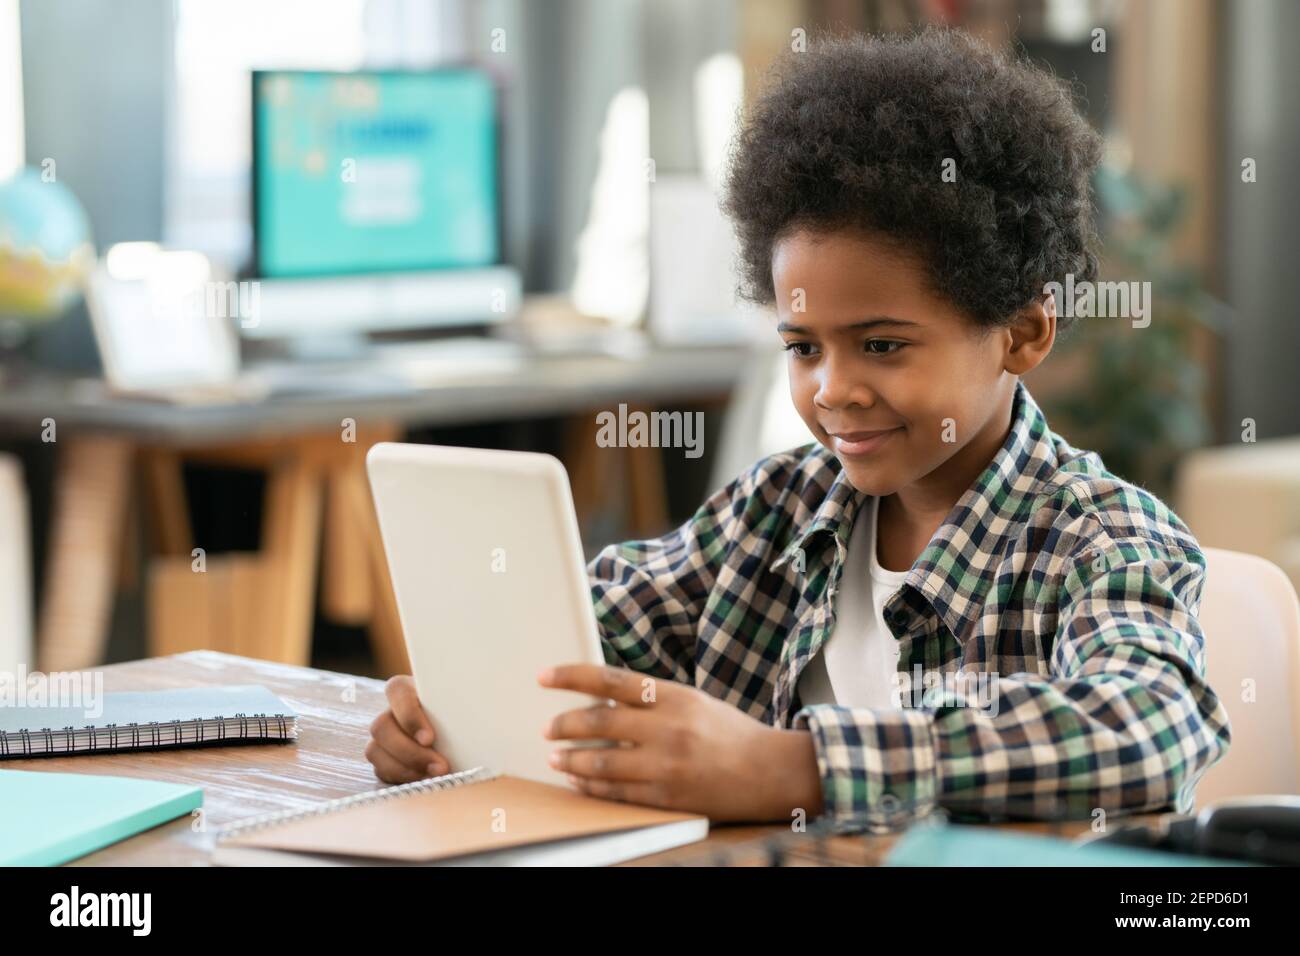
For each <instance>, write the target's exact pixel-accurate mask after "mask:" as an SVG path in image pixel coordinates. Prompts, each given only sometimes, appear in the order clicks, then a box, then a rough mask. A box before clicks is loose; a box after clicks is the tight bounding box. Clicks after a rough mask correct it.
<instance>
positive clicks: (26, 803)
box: [0, 770, 203, 866]
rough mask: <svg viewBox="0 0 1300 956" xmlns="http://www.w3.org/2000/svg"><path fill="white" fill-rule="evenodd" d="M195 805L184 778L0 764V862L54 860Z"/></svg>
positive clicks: (195, 792) (198, 796)
mask: <svg viewBox="0 0 1300 956" xmlns="http://www.w3.org/2000/svg"><path fill="white" fill-rule="evenodd" d="M202 805H203V791H202V789H200V788H199V787H191V786H188V785H186V784H179V783H162V782H159V781H157V780H137V779H135V778H133V777H101V776H98V775H96V774H83V773H41V772H39V771H37V772H29V771H25V770H0V866H57V865H58V864H60V863H66V862H68V860H75V859H76V858H77V857H79V856H85V855H86V854H87V853H92V852H94V851H95V850H98V849H101V848H103V847H106V846H108V845H109V844H110V843H116V842H117V841H118V840H125V839H126V838H127V837H129V836H134V835H135V834H137V833H140V832H142V831H144V830H148V829H149V828H150V827H156V826H158V824H160V823H166V822H167V821H168V820H174V819H175V818H176V817H179V816H184V815H185V814H187V813H189V812H190V811H191V810H197V809H198V808H199V807H201V806H202Z"/></svg>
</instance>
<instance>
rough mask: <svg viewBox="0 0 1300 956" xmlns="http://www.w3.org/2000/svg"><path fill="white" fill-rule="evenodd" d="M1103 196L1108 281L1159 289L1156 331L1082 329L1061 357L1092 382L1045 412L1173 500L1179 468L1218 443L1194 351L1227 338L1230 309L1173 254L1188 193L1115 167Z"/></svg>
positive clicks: (1090, 322) (1113, 325)
mask: <svg viewBox="0 0 1300 956" xmlns="http://www.w3.org/2000/svg"><path fill="white" fill-rule="evenodd" d="M1094 188H1095V190H1096V195H1097V200H1098V205H1099V211H1100V212H1101V217H1102V219H1101V221H1102V231H1103V234H1104V236H1105V256H1104V260H1103V265H1102V269H1101V272H1102V276H1101V280H1102V281H1128V282H1132V281H1138V282H1150V283H1151V285H1150V301H1149V302H1148V308H1149V309H1150V312H1149V313H1148V314H1149V316H1150V324H1149V325H1146V326H1145V327H1135V325H1134V323H1133V322H1131V321H1130V320H1128V319H1125V318H1120V317H1094V318H1079V319H1077V320H1076V322H1075V325H1074V328H1073V329H1072V330H1071V331H1070V332H1069V333H1067V334H1066V335H1065V336H1064V337H1063V341H1062V342H1061V343H1060V346H1059V347H1060V349H1061V351H1062V352H1063V353H1065V354H1078V355H1079V356H1080V357H1081V358H1082V362H1083V365H1084V367H1085V368H1086V370H1087V374H1086V376H1085V380H1084V382H1083V385H1082V388H1081V389H1079V390H1075V391H1073V392H1071V393H1069V394H1065V395H1058V396H1054V397H1050V398H1048V399H1047V400H1045V401H1044V407H1045V410H1046V411H1047V414H1048V417H1049V420H1051V422H1052V427H1053V429H1054V430H1056V431H1059V432H1060V433H1061V434H1063V435H1066V436H1067V437H1068V439H1069V440H1070V442H1071V443H1072V444H1074V445H1076V446H1078V447H1083V448H1090V449H1092V450H1094V451H1096V452H1097V453H1098V454H1100V455H1101V457H1102V459H1103V461H1105V463H1106V467H1107V468H1109V469H1110V470H1111V471H1112V472H1114V473H1115V474H1117V475H1119V476H1120V477H1122V478H1124V479H1126V480H1128V481H1132V482H1134V483H1135V484H1138V485H1141V486H1143V487H1145V488H1148V489H1150V490H1151V491H1153V492H1154V493H1156V494H1157V495H1159V496H1161V497H1162V498H1167V497H1169V495H1170V493H1171V491H1172V485H1173V474H1174V468H1175V466H1176V465H1177V462H1178V459H1179V458H1180V457H1181V456H1182V455H1183V454H1184V453H1186V452H1187V451H1189V450H1191V449H1194V448H1198V447H1200V446H1202V445H1204V444H1205V443H1206V442H1207V441H1209V440H1210V438H1211V434H1212V429H1211V427H1210V424H1209V421H1208V418H1207V415H1206V408H1205V405H1206V402H1205V395H1206V388H1207V381H1206V378H1207V377H1206V374H1205V370H1204V369H1202V367H1201V366H1200V364H1198V362H1197V360H1196V358H1195V356H1194V354H1193V349H1194V339H1195V332H1196V330H1197V329H1208V330H1210V332H1211V333H1213V334H1214V335H1216V336H1217V335H1218V333H1219V332H1220V330H1221V328H1222V323H1223V315H1222V312H1223V307H1222V306H1221V305H1220V304H1219V303H1217V302H1216V301H1215V300H1213V299H1212V298H1210V297H1209V296H1208V295H1207V294H1206V293H1205V291H1204V289H1203V288H1202V286H1201V283H1200V278H1199V276H1198V274H1197V272H1196V270H1195V269H1193V268H1192V267H1190V266H1189V265H1187V264H1186V263H1185V262H1183V261H1180V259H1179V257H1178V255H1177V254H1176V252H1175V251H1174V248H1173V247H1174V242H1175V241H1176V239H1177V238H1178V234H1179V230H1180V229H1181V228H1182V226H1183V224H1184V223H1185V222H1186V218H1187V212H1188V207H1189V201H1188V197H1187V193H1186V190H1185V189H1182V188H1180V187H1178V186H1169V185H1163V184H1158V183H1153V182H1151V181H1149V180H1145V179H1143V178H1141V177H1139V176H1137V175H1135V174H1133V173H1131V172H1127V171H1119V170H1116V169H1113V168H1109V167H1105V166H1103V167H1102V168H1101V169H1100V170H1099V171H1098V173H1097V174H1096V176H1095V178H1094Z"/></svg>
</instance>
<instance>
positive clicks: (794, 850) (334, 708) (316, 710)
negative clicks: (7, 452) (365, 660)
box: [0, 651, 1132, 866]
mask: <svg viewBox="0 0 1300 956" xmlns="http://www.w3.org/2000/svg"><path fill="white" fill-rule="evenodd" d="M103 674H104V690H105V691H106V692H112V691H125V690H162V689H164V688H171V687H190V686H196V685H216V684H227V685H233V684H261V685H263V686H265V687H267V688H269V689H270V690H272V691H273V692H274V693H276V694H278V695H279V696H280V697H281V698H282V699H283V700H284V701H285V702H286V703H288V704H289V705H290V706H291V707H293V709H294V710H296V711H297V712H298V714H299V734H298V740H297V743H295V744H288V745H286V744H265V745H249V746H238V747H220V748H218V747H214V748H204V749H190V750H160V751H154V752H148V751H146V752H141V753H128V754H100V755H97V756H82V757H49V758H31V759H27V760H6V761H4V762H3V763H0V769H5V770H37V771H44V770H48V771H58V772H65V773H89V774H111V775H115V776H124V777H147V778H150V779H154V780H167V781H172V782H175V783H186V784H192V785H194V786H199V787H202V788H203V810H202V812H201V814H200V815H197V816H194V817H192V818H181V819H177V820H173V821H171V822H170V823H166V824H163V825H162V826H160V827H155V828H154V829H152V830H149V831H147V832H145V833H142V834H140V835H138V836H135V837H132V838H131V839H129V840H125V841H123V842H121V843H116V844H114V845H112V846H109V847H106V848H105V849H103V850H100V851H98V852H97V853H92V854H90V855H89V856H85V857H82V858H81V859H79V860H77V861H75V862H74V863H73V864H72V865H78V866H206V865H208V860H209V854H210V852H211V849H212V845H213V838H214V833H215V831H216V829H217V828H219V827H221V826H223V825H225V824H227V823H231V822H233V821H235V820H239V819H242V818H244V817H249V816H254V815H256V814H260V813H265V812H268V811H272V810H288V809H299V808H302V807H307V806H310V805H311V804H314V803H319V802H320V801H322V800H332V799H334V798H336V797H344V796H348V795H351V794H355V793H363V792H365V791H368V790H373V789H375V788H376V787H379V786H382V784H381V783H380V782H379V781H378V780H377V779H376V778H375V775H374V773H373V771H372V769H371V767H370V764H369V763H367V762H366V760H365V757H364V756H363V750H364V748H365V744H366V740H367V739H368V738H369V726H370V722H371V721H372V720H373V719H374V718H375V716H376V715H377V714H378V713H379V712H380V711H381V710H382V709H383V707H384V706H385V704H384V693H383V684H382V683H381V682H380V681H377V680H372V679H370V678H366V677H353V676H349V675H347V674H336V673H332V672H329V671H322V670H315V669H312V668H307V667H296V666H293V665H288V664H277V663H272V662H269V661H260V660H253V659H251V658H244V657H236V656H233V655H229V654H219V653H216V652H212V651H191V652H189V653H185V654H176V655H173V656H171V657H161V658H152V659H149V660H143V661H133V662H131V663H127V664H115V665H112V666H109V667H105V668H103ZM1130 819H1132V818H1130ZM1087 825H1088V824H1087V822H1086V821H1079V822H1073V823H1068V824H1016V825H1014V828H1015V829H1021V830H1029V831H1037V832H1051V833H1055V834H1058V835H1061V836H1073V835H1076V834H1078V833H1081V832H1083V831H1084V830H1085V829H1086V828H1087ZM777 839H781V840H782V842H783V844H784V849H785V854H784V865H795V866H800V865H803V866H815V865H833V866H863V865H868V866H874V865H878V864H879V863H880V862H881V859H882V858H883V856H884V854H885V853H886V852H887V851H888V849H889V847H890V846H891V845H892V843H893V840H894V837H892V836H854V837H831V838H828V839H817V838H814V837H813V836H811V835H808V836H806V838H805V837H801V836H794V835H792V834H791V831H790V828H789V826H787V825H783V824H774V825H770V826H733V825H728V826H717V827H714V828H712V830H711V831H710V834H709V837H708V839H707V840H705V841H703V842H702V843H696V844H692V845H690V846H684V847H678V848H677V849H674V850H669V851H667V852H664V853H657V854H654V855H652V856H648V857H643V858H642V859H640V860H636V861H632V863H631V864H625V865H706V866H707V865H715V864H727V865H740V866H745V865H750V866H755V865H765V864H766V862H767V858H766V847H767V846H768V845H769V844H771V843H772V841H774V840H777Z"/></svg>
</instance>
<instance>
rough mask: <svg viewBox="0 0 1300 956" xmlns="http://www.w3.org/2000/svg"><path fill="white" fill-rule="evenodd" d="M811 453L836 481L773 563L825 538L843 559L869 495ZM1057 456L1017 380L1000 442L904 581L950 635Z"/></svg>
mask: <svg viewBox="0 0 1300 956" xmlns="http://www.w3.org/2000/svg"><path fill="white" fill-rule="evenodd" d="M814 452H815V453H821V454H823V455H825V456H826V457H827V458H829V459H830V462H828V464H832V467H835V468H836V475H835V479H834V481H832V482H831V485H830V488H829V489H828V491H827V493H826V496H825V498H824V499H823V500H822V502H821V503H820V505H819V506H818V507H817V510H816V511H815V512H814V513H813V516H812V518H811V519H810V520H809V521H808V523H807V524H806V525H804V526H803V527H802V528H801V529H800V530H799V531H798V532H796V534H795V537H794V540H793V541H791V543H790V545H789V546H788V547H787V548H786V549H785V550H784V551H783V552H782V553H781V554H780V556H779V557H778V558H777V559H776V561H774V562H773V564H772V567H773V568H774V569H775V568H779V567H780V566H781V565H783V564H785V563H786V562H787V561H789V560H790V559H791V558H792V557H794V555H795V554H797V553H798V552H799V551H800V550H801V549H802V551H803V553H804V555H805V558H808V557H810V556H811V554H812V553H813V551H814V550H816V549H817V548H819V547H822V546H824V545H825V544H826V543H828V542H829V541H831V540H834V541H835V542H836V550H837V552H838V559H839V560H840V561H843V558H844V554H845V551H846V549H847V545H848V539H849V533H850V531H851V530H852V528H853V519H854V517H855V516H856V514H857V510H858V508H859V507H861V505H862V503H863V502H864V501H866V499H867V498H868V497H869V496H868V495H865V494H863V493H862V492H859V491H858V490H857V489H855V488H854V487H853V485H851V484H850V483H849V481H848V478H847V477H846V476H845V474H844V471H843V469H842V468H839V467H838V466H839V462H838V459H835V458H834V456H833V455H832V454H831V453H830V452H829V451H826V450H825V449H824V448H821V446H817V447H816V448H815V449H814ZM1058 461H1059V458H1058V454H1057V449H1056V439H1055V436H1054V435H1053V434H1052V432H1051V431H1050V430H1049V429H1048V427H1047V420H1046V418H1045V417H1044V416H1043V412H1042V410H1041V409H1040V408H1039V407H1038V403H1037V402H1035V401H1034V399H1033V396H1031V395H1030V394H1029V389H1028V388H1026V387H1025V384H1024V382H1022V381H1020V380H1019V379H1017V381H1016V389H1015V396H1014V398H1013V400H1012V408H1011V430H1010V431H1009V432H1008V434H1007V437H1006V440H1005V441H1003V443H1002V447H1001V448H1000V449H999V450H998V452H997V453H996V454H995V455H994V456H993V459H992V461H990V462H989V464H988V466H987V467H986V468H985V469H984V471H983V472H982V473H981V474H980V476H979V477H978V478H977V479H976V480H975V482H974V483H973V484H972V485H971V486H970V488H968V489H967V490H966V492H965V493H964V494H963V495H962V496H961V498H959V499H958V501H957V504H956V505H954V506H953V509H952V511H950V512H949V513H948V517H946V518H945V519H944V521H943V524H941V525H940V526H939V529H938V530H937V531H936V532H935V533H934V535H933V537H931V539H930V543H929V544H928V545H926V548H925V550H924V551H923V552H921V556H920V557H919V558H917V559H916V561H915V563H913V565H912V568H911V570H910V571H908V574H907V579H906V581H905V586H906V585H911V586H912V587H913V588H915V589H916V590H917V591H919V592H920V593H921V594H922V595H923V596H924V597H925V599H926V600H927V601H928V603H929V604H930V606H931V607H933V609H934V611H935V612H936V613H937V614H938V615H939V617H940V619H941V620H942V621H943V622H944V624H946V625H947V626H948V629H949V631H951V632H952V634H954V635H957V636H960V635H961V634H963V633H964V632H965V630H966V627H967V625H968V624H970V623H972V622H973V621H974V620H975V619H976V618H978V617H979V614H980V610H981V607H982V605H983V603H984V595H985V594H986V593H987V591H988V589H989V587H990V586H991V584H992V575H993V571H994V568H995V566H996V563H997V561H998V560H999V559H1000V558H1001V556H1002V555H1001V552H1002V550H1003V548H1002V544H1003V542H1004V540H1005V539H1006V538H1007V537H1008V531H1009V529H1010V528H1012V527H1014V526H1015V525H1016V524H1018V523H1021V522H1023V520H1024V518H1025V517H1026V516H1027V514H1028V511H1029V510H1030V509H1031V508H1032V507H1033V499H1034V496H1035V493H1036V489H1037V488H1039V487H1040V486H1041V484H1042V481H1043V480H1044V479H1045V478H1046V477H1048V476H1050V475H1051V474H1052V473H1053V472H1055V471H1056V469H1057V467H1058Z"/></svg>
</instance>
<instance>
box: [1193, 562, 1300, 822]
mask: <svg viewBox="0 0 1300 956" xmlns="http://www.w3.org/2000/svg"><path fill="white" fill-rule="evenodd" d="M1205 557H1206V563H1207V566H1208V569H1207V577H1206V582H1205V588H1204V591H1203V592H1202V594H1201V608H1200V614H1199V617H1200V621H1201V627H1202V629H1203V630H1204V631H1205V652H1206V670H1207V677H1208V679H1209V683H1210V687H1212V688H1213V689H1214V692H1215V693H1216V694H1218V695H1219V698H1220V699H1221V700H1222V701H1223V705H1224V707H1225V708H1226V709H1227V711H1228V718H1229V720H1230V721H1231V723H1232V744H1231V746H1229V747H1228V753H1227V754H1226V755H1225V756H1224V757H1223V759H1222V760H1220V761H1219V762H1218V763H1217V764H1215V765H1214V766H1213V767H1212V768H1210V770H1209V771H1208V772H1207V773H1206V775H1205V776H1204V777H1203V778H1202V779H1201V781H1200V783H1199V784H1198V785H1197V787H1196V803H1197V806H1198V807H1203V806H1205V805H1206V804H1209V803H1212V802H1213V801H1216V800H1221V799H1224V798H1228V797H1243V796H1253V795H1259V794H1283V793H1286V794H1295V793H1300V602H1298V601H1297V598H1296V591H1295V588H1294V587H1292V585H1291V582H1290V580H1289V579H1288V578H1287V576H1286V575H1285V574H1284V573H1283V572H1282V569H1281V568H1279V567H1278V566H1277V565H1275V564H1274V563H1273V562H1271V561H1267V560H1265V559H1264V558H1260V557H1256V556H1255V555H1253V554H1242V553H1241V552H1239V551H1227V550H1224V549H1222V548H1208V547H1207V548H1205Z"/></svg>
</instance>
